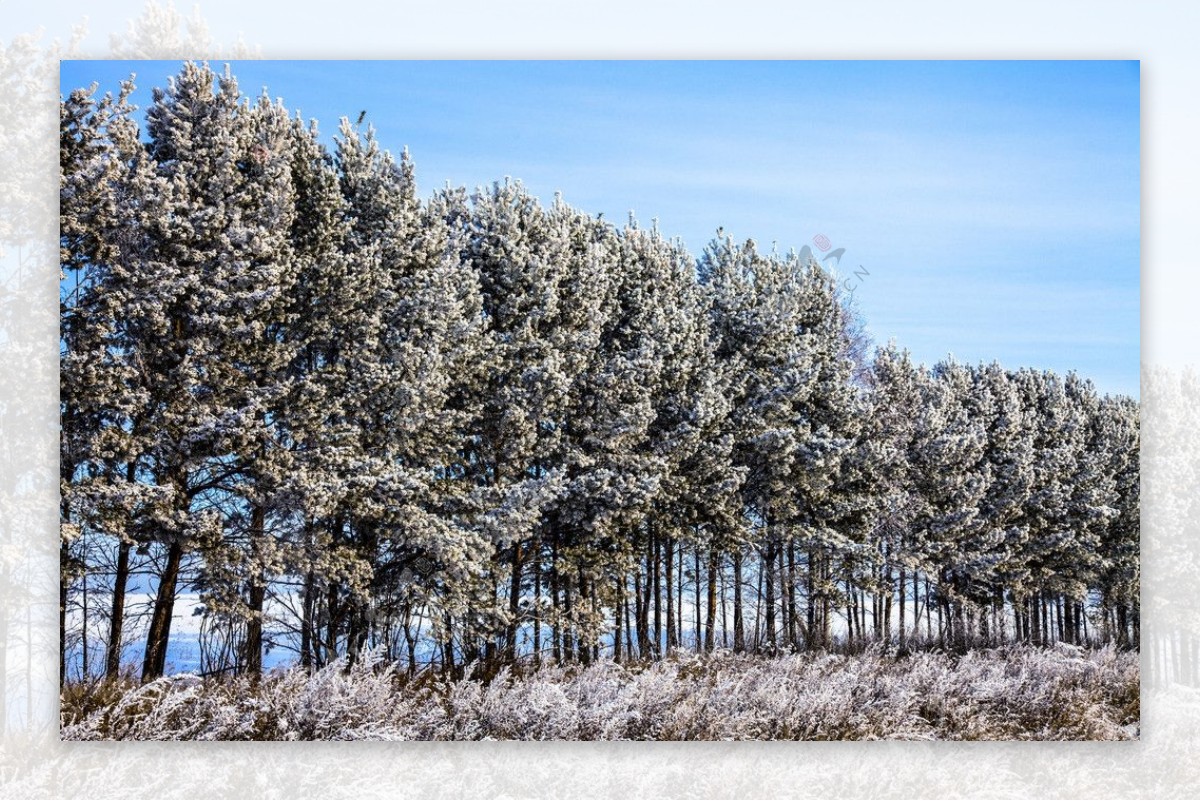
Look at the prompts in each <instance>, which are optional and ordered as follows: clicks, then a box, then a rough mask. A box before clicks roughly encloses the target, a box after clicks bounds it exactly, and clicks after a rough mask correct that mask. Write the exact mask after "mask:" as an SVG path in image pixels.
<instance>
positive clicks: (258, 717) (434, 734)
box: [62, 647, 1140, 740]
mask: <svg viewBox="0 0 1200 801" xmlns="http://www.w3.org/2000/svg"><path fill="white" fill-rule="evenodd" d="M1138 687H1139V674H1138V659H1137V654H1136V653H1122V652H1118V651H1115V650H1113V649H1111V648H1106V649H1102V650H1097V651H1090V652H1085V651H1083V650H1080V649H1074V648H1069V647H1059V648H1055V649H1034V648H1024V647H1013V648H1002V649H990V650H980V651H973V652H970V653H968V654H966V655H964V656H955V655H951V654H945V653H929V652H927V653H916V654H911V655H907V656H900V657H897V656H894V655H892V654H886V653H883V652H881V651H879V650H877V649H876V650H870V651H868V652H866V653H863V654H858V655H853V656H841V655H829V654H796V655H788V656H781V657H775V658H765V657H755V656H743V655H736V654H732V653H728V652H718V653H716V654H713V655H710V656H695V655H684V654H679V655H676V656H673V657H672V658H670V659H665V660H662V661H660V662H656V663H653V664H649V665H631V666H626V665H617V664H614V663H612V662H601V663H599V664H596V665H592V666H590V667H586V668H580V667H577V666H575V667H546V668H542V669H541V670H537V671H531V672H529V673H527V674H525V675H515V674H514V673H512V672H510V671H507V670H504V671H501V672H500V673H499V674H498V675H497V676H495V677H494V678H493V679H491V680H490V681H483V680H480V679H476V678H473V677H471V676H468V677H467V678H465V679H460V680H456V681H455V680H449V679H446V678H442V677H437V676H433V675H425V676H422V677H418V679H417V680H415V681H414V680H409V679H406V678H405V677H403V676H401V675H400V674H397V673H396V672H395V671H394V670H393V669H392V668H391V666H389V665H387V664H385V663H383V662H382V661H380V660H378V659H370V658H366V659H362V660H359V662H358V663H357V664H356V665H354V666H353V667H351V668H349V669H347V668H346V667H345V665H344V664H337V665H331V666H330V667H328V668H326V669H324V670H322V671H319V672H317V673H315V674H313V675H308V674H307V673H305V672H303V671H301V670H291V671H287V672H284V673H280V674H277V675H272V676H270V677H267V678H265V679H264V680H263V681H262V682H261V683H260V684H259V685H257V686H255V685H252V684H251V683H250V682H249V681H248V680H245V679H208V680H202V679H199V678H197V677H195V676H188V675H182V676H174V677H169V678H163V679H159V680H158V681H154V682H151V683H149V684H146V685H143V686H140V687H138V686H134V685H131V684H129V683H127V682H126V683H118V684H115V685H114V684H106V683H97V684H91V685H87V686H76V687H71V688H68V689H67V690H66V691H64V693H63V698H62V737H63V738H64V739H69V740H193V739H194V740H358V739H387V740H480V739H505V740H507V739H513V740H760V739H773V740H774V739H778V740H876V739H904V740H1013V739H1019V740H1127V739H1136V737H1137V730H1138V729H1137V727H1138V721H1139V714H1140V706H1139V692H1138Z"/></svg>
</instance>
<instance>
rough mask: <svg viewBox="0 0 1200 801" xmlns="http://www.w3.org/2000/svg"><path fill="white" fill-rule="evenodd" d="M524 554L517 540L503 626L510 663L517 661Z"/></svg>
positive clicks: (505, 648) (505, 653)
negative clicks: (505, 622)
mask: <svg viewBox="0 0 1200 801" xmlns="http://www.w3.org/2000/svg"><path fill="white" fill-rule="evenodd" d="M524 555H525V554H524V552H523V551H522V550H521V543H520V541H519V540H518V541H517V542H515V543H514V544H513V557H512V581H511V583H510V585H509V588H508V625H506V626H505V627H504V657H505V660H506V661H507V662H508V664H510V665H511V664H513V663H515V662H516V661H517V626H518V623H519V621H520V615H521V566H522V560H523V559H524Z"/></svg>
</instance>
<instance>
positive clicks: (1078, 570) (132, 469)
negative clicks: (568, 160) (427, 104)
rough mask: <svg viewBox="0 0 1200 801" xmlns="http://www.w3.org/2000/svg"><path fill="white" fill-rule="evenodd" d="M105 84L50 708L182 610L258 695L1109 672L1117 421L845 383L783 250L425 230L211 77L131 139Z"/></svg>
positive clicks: (80, 217) (87, 145)
mask: <svg viewBox="0 0 1200 801" xmlns="http://www.w3.org/2000/svg"><path fill="white" fill-rule="evenodd" d="M131 91H132V85H129V84H127V85H126V86H125V87H124V89H123V91H122V92H121V93H119V94H118V95H116V96H113V95H106V96H104V97H97V96H96V95H95V91H94V90H78V91H75V92H73V93H71V95H70V96H69V97H67V98H65V99H64V100H63V102H62V118H61V122H62V125H61V160H62V185H61V215H62V217H61V243H62V259H61V260H62V278H63V284H62V286H63V289H62V293H61V297H62V309H61V325H62V328H61V338H60V341H61V348H62V355H61V410H62V454H61V482H62V508H61V520H62V535H63V536H62V548H61V561H62V584H61V599H60V601H61V604H60V614H61V617H62V620H61V623H62V631H63V639H62V642H61V647H62V651H63V653H62V657H63V668H62V669H63V679H64V680H65V679H66V666H67V662H68V656H67V652H68V649H69V648H70V647H72V643H73V642H74V639H73V638H76V637H79V638H81V639H82V642H83V645H84V647H83V653H82V655H83V658H84V660H85V664H84V666H83V669H84V671H85V672H86V673H89V674H95V673H99V672H101V671H103V672H105V673H107V674H109V675H115V674H116V673H118V671H119V670H120V669H121V653H122V646H123V645H124V644H126V643H127V642H129V641H130V640H131V639H132V637H133V634H132V632H131V628H132V625H131V621H134V620H136V619H139V613H138V610H136V609H132V608H129V607H130V605H131V604H130V597H131V596H132V595H135V594H137V593H136V592H135V589H137V588H140V591H141V592H143V593H144V592H145V591H146V590H147V589H149V590H150V591H151V596H152V597H151V600H150V603H149V606H148V608H147V609H146V612H145V617H148V621H147V622H146V623H145V628H144V637H145V643H146V644H145V651H144V654H143V655H142V665H141V671H142V675H143V677H145V678H150V677H154V676H157V675H160V674H161V673H162V672H163V671H164V670H165V669H166V667H167V646H168V643H169V642H170V637H171V628H172V618H173V616H175V615H176V614H177V612H176V609H175V599H176V596H177V594H179V593H180V592H183V591H185V590H191V591H195V592H198V593H199V594H200V597H201V599H202V603H203V607H202V608H203V615H204V639H205V644H206V648H205V653H206V658H207V659H209V660H210V661H209V663H208V667H209V668H211V669H214V670H224V669H236V670H238V671H239V672H246V673H249V674H252V675H254V674H258V673H261V671H262V667H263V654H264V650H265V649H266V648H268V647H273V646H278V647H282V646H285V645H286V647H290V648H293V649H295V651H296V652H297V655H298V659H299V662H300V663H301V664H302V665H305V666H309V667H313V668H316V667H320V666H322V665H325V664H328V663H329V662H331V661H332V660H333V659H335V658H336V657H337V656H338V655H342V654H351V655H354V654H356V653H358V652H359V650H360V649H361V648H363V647H364V646H368V645H370V646H378V647H382V648H384V649H385V650H386V651H387V653H388V654H389V655H390V656H391V657H392V658H394V659H396V660H398V661H401V662H403V663H405V664H407V665H408V666H409V667H410V668H416V667H417V666H418V665H421V666H426V665H429V666H434V667H438V668H445V669H450V670H454V669H456V668H459V667H461V666H462V665H464V664H465V663H469V662H475V661H483V662H486V663H488V664H492V665H500V664H506V663H511V662H514V661H516V660H530V661H547V660H554V661H557V662H564V661H574V660H578V661H582V662H589V661H593V660H595V659H597V658H599V657H600V656H601V655H606V656H612V657H614V658H616V659H618V660H623V659H630V658H635V659H650V658H655V657H659V656H661V655H662V654H664V653H665V652H666V651H667V650H669V649H672V648H676V647H689V648H695V649H709V650H711V649H713V648H715V647H718V646H724V647H730V648H733V649H736V650H756V651H760V652H775V651H782V650H789V649H804V648H808V649H812V648H833V647H835V646H836V647H844V646H850V647H853V646H854V645H855V644H862V643H865V642H868V641H870V640H875V639H885V640H895V641H897V642H898V643H899V644H900V645H901V646H906V645H909V644H914V643H918V642H922V643H924V642H931V641H932V642H938V643H941V644H943V645H949V646H956V647H965V646H967V645H969V644H971V643H974V642H977V641H1006V640H1007V641H1011V640H1023V641H1028V642H1034V643H1042V642H1048V641H1052V640H1066V641H1069V642H1077V643H1082V642H1097V641H1114V640H1115V641H1117V642H1119V643H1121V644H1123V645H1130V644H1135V643H1136V639H1137V637H1138V628H1137V627H1138V622H1137V621H1138V607H1137V599H1138V540H1139V529H1138V526H1139V523H1138V439H1139V423H1138V406H1137V403H1136V402H1135V401H1134V400H1132V399H1130V398H1127V397H1112V396H1103V397H1102V396H1100V395H1098V393H1097V392H1096V390H1095V389H1094V387H1093V386H1092V385H1091V383H1090V382H1088V381H1086V380H1084V379H1081V378H1079V377H1078V376H1076V375H1074V374H1070V375H1067V376H1065V377H1062V376H1058V375H1055V374H1054V373H1051V372H1042V371H1036V370H1030V369H1023V370H1006V369H1004V368H1002V367H1000V366H999V365H996V364H991V365H981V366H967V365H962V364H958V363H956V362H954V361H947V362H944V363H941V364H938V365H936V366H935V367H934V368H932V369H926V368H925V367H923V366H918V365H914V364H913V363H912V362H911V361H910V359H909V357H908V355H907V353H905V352H903V351H900V350H899V349H897V348H896V347H894V346H888V347H884V348H880V349H878V350H876V351H875V353H874V354H873V355H872V354H868V353H867V352H866V351H867V348H866V346H865V344H864V339H863V337H862V335H861V333H860V327H859V325H858V324H857V322H856V320H855V318H854V316H853V314H852V313H851V312H850V311H849V310H848V309H847V306H846V304H845V302H844V300H843V298H842V297H841V294H840V293H839V290H838V287H837V284H836V281H835V278H834V276H833V275H832V274H831V273H830V272H828V271H826V270H825V269H824V268H823V267H822V266H820V265H819V264H817V263H816V262H815V261H814V260H813V259H812V258H811V257H810V256H809V255H808V254H807V253H806V254H804V255H796V254H787V255H780V254H777V253H764V252H761V251H760V250H759V249H758V248H757V247H756V246H755V245H754V243H753V242H746V243H745V244H735V243H734V242H733V240H732V239H730V238H728V237H724V236H718V238H717V239H716V240H714V241H713V242H712V243H711V244H710V245H709V247H708V248H707V249H706V250H705V251H704V252H703V254H702V255H701V256H700V257H699V259H696V258H694V257H693V256H691V255H690V254H689V253H688V252H687V251H686V250H685V249H684V247H683V246H682V244H681V243H679V242H678V241H673V240H669V239H666V238H664V237H663V236H662V235H661V234H660V233H659V232H658V231H657V229H656V227H652V228H651V229H649V230H647V229H645V228H643V227H641V226H639V225H638V224H637V223H636V222H635V221H633V220H632V219H631V220H630V222H629V223H628V224H626V225H625V226H623V227H620V228H618V227H614V226H613V225H612V224H610V223H608V222H606V221H602V220H601V219H599V218H596V217H592V216H590V215H587V214H583V213H581V212H579V211H578V210H576V209H573V208H572V207H570V206H569V205H567V204H566V203H564V202H562V200H561V199H556V200H555V202H554V203H553V205H552V206H550V207H548V208H545V207H542V206H541V205H539V203H538V202H537V201H536V199H534V198H533V197H532V196H530V195H529V194H528V193H527V192H526V190H525V189H524V188H523V187H522V186H521V185H520V184H519V183H515V182H509V181H506V182H505V183H503V184H496V185H494V186H493V187H491V188H490V189H488V190H480V191H477V192H476V193H474V194H472V195H468V193H467V192H466V191H464V190H462V189H449V188H448V189H445V190H442V191H440V192H437V193H435V194H433V196H432V197H431V198H430V199H428V200H425V201H423V200H421V199H420V198H419V197H418V194H417V191H416V187H415V183H414V178H413V170H412V165H411V162H410V161H409V159H408V157H407V154H405V155H404V156H403V157H402V158H401V159H400V160H399V161H396V160H394V159H393V158H392V157H391V156H390V155H389V154H388V153H386V152H384V151H382V150H380V149H379V147H378V145H377V143H376V140H375V138H374V135H373V133H372V132H371V131H370V130H369V129H368V130H366V131H363V130H362V129H361V128H360V127H358V126H355V125H351V124H349V122H347V121H345V120H343V121H342V124H341V128H340V132H339V134H338V136H337V137H336V139H335V145H334V147H333V150H332V152H330V151H329V150H327V148H326V147H324V146H323V145H322V144H321V143H320V140H319V138H318V136H317V132H316V128H315V125H312V126H310V125H306V124H305V123H303V122H302V121H301V120H300V119H299V118H294V117H292V116H290V115H289V112H288V111H287V110H286V109H285V108H284V107H283V105H282V104H281V103H280V102H272V101H271V100H270V99H269V98H267V97H266V96H263V97H261V98H259V99H258V100H257V101H250V100H248V99H246V98H244V97H243V96H242V95H241V94H240V92H239V90H238V88H237V84H236V81H235V79H234V78H233V77H232V76H231V75H230V74H229V73H228V71H226V73H225V74H224V75H223V76H217V75H216V74H214V73H213V72H212V71H211V70H210V69H209V68H208V67H207V66H202V65H195V64H188V65H186V66H184V68H183V69H182V71H181V72H180V74H179V75H178V76H177V77H175V78H174V79H172V81H171V83H170V85H169V87H168V88H167V89H166V90H156V91H155V94H154V101H153V103H152V105H151V106H150V108H149V109H148V111H147V113H146V123H145V130H144V131H143V130H142V129H141V128H140V126H139V124H138V123H137V122H136V121H135V119H134V114H135V109H133V108H132V106H131V105H130V103H129V94H130V92H131ZM80 612H82V614H80ZM89 627H90V632H89ZM89 639H102V640H103V641H104V643H105V646H104V649H103V650H104V653H105V662H104V665H103V668H100V667H98V666H96V665H90V666H89V665H87V663H86V660H87V659H88V658H89V657H88V653H89V650H90V649H89V648H88V647H87V643H88V642H89Z"/></svg>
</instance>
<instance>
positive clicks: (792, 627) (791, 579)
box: [787, 539, 800, 651]
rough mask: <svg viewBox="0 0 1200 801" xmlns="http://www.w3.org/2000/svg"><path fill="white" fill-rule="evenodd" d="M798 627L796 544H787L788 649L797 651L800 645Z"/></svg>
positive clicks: (791, 541) (790, 540)
mask: <svg viewBox="0 0 1200 801" xmlns="http://www.w3.org/2000/svg"><path fill="white" fill-rule="evenodd" d="M797 628H798V627H797V626H796V542H795V540H792V539H789V540H788V544H787V640H788V647H789V648H790V649H791V650H793V651H794V650H796V649H797V648H798V647H799V645H800V639H799V634H798V632H797Z"/></svg>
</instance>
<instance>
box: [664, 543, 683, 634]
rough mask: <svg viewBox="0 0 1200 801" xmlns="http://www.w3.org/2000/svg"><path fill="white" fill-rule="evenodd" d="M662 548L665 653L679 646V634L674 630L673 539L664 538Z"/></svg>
mask: <svg viewBox="0 0 1200 801" xmlns="http://www.w3.org/2000/svg"><path fill="white" fill-rule="evenodd" d="M662 548H663V551H664V553H663V567H664V569H665V570H666V576H665V577H664V579H665V582H666V585H667V588H666V589H667V593H666V594H667V652H668V653H669V652H670V650H671V649H672V648H677V647H678V646H679V639H678V637H679V634H678V631H677V629H676V628H675V586H674V585H675V550H674V548H675V543H674V538H673V537H669V536H668V537H664V538H663V541H662Z"/></svg>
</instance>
